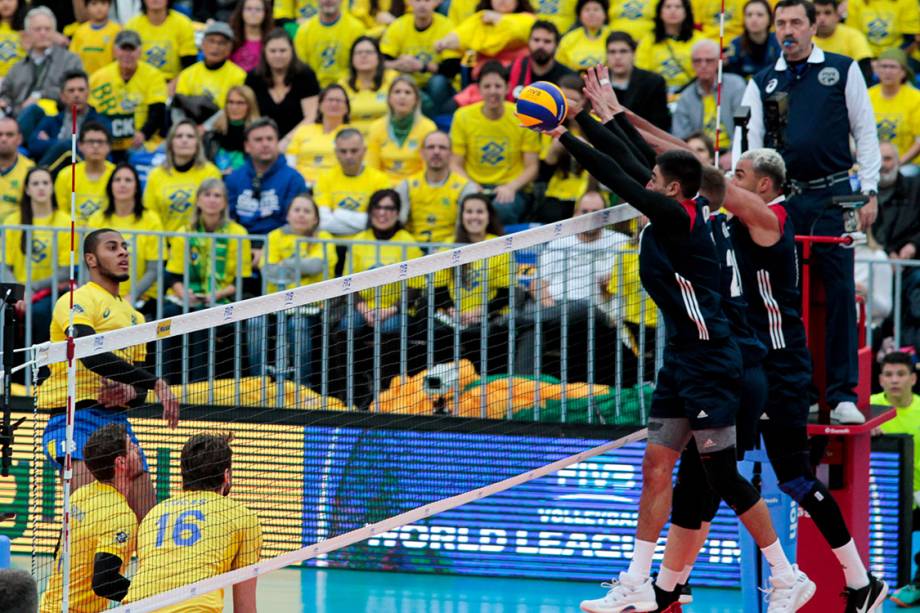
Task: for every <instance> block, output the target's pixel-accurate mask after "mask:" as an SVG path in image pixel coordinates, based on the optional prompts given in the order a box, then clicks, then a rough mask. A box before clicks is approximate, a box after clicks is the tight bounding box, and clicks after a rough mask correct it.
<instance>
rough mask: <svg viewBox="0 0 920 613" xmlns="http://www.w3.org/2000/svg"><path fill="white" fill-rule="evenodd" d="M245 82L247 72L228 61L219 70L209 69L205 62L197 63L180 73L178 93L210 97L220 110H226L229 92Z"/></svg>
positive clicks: (177, 84)
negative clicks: (225, 104) (225, 103)
mask: <svg viewBox="0 0 920 613" xmlns="http://www.w3.org/2000/svg"><path fill="white" fill-rule="evenodd" d="M244 81H246V71H245V70H243V69H242V68H240V67H239V66H237V65H236V64H234V63H233V62H230V61H226V62H224V63H223V65H221V67H220V68H218V69H217V70H212V69H210V68H208V67H207V66H206V65H205V63H204V62H197V63H195V64H192V65H191V66H189V67H188V68H186V69H185V70H183V71H182V72H180V73H179V79H178V80H177V81H176V93H177V94H179V95H181V96H208V97H209V98H210V99H211V100H212V101H213V102H214V103H215V104H216V105H217V106H218V107H219V108H224V102H226V101H227V92H228V91H229V90H230V88H231V87H236V86H237V85H242V84H243V82H244Z"/></svg>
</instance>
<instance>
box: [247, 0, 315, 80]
mask: <svg viewBox="0 0 920 613" xmlns="http://www.w3.org/2000/svg"><path fill="white" fill-rule="evenodd" d="M239 6H243V2H241V3H240V4H239ZM269 13H271V11H270V10H269ZM240 27H242V26H240ZM273 40H283V41H285V42H287V44H288V46H289V47H290V48H291V63H290V64H288V67H287V69H286V70H285V71H284V84H285V85H292V84H293V83H294V80H295V79H297V78H298V77H299V76H300V75H301V74H303V73H304V72H306V71H307V70H309V69H308V68H307V67H306V66H305V65H304V63H303V62H301V61H300V58H299V57H297V53H296V52H295V51H294V43H293V41H291V37H290V35H288V33H287V30H285V29H284V28H275V29H274V30H272V31H271V32H269V33H268V34H266V35H265V38H264V39H263V40H262V54H261V56H260V57H259V65H258V66H257V67H256V69H255V70H254V71H253V73H252V74H253V76H255V77H256V78H259V79H262V81H264V82H265V85H267V86H268V87H269V88H271V87H272V86H273V85H274V84H275V81H274V78H273V77H272V69H271V68H270V67H269V66H268V60H266V59H265V47H267V46H268V43H270V42H272V41H273Z"/></svg>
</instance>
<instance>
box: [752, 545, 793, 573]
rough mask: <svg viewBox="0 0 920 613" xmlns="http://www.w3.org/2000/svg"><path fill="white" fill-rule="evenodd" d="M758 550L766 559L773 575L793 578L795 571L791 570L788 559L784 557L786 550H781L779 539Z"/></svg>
mask: <svg viewBox="0 0 920 613" xmlns="http://www.w3.org/2000/svg"><path fill="white" fill-rule="evenodd" d="M760 550H761V551H762V552H763V556H764V557H765V558H766V559H767V564H769V565H770V572H771V574H772V575H773V576H774V577H777V578H778V577H783V578H784V579H787V580H789V581H791V580H793V579H794V578H795V572H794V571H793V570H792V565H791V564H789V559H788V558H787V557H786V552H785V551H783V546H782V545H780V544H779V539H776V540H775V541H773V544H772V545H767V546H766V547H762V548H761V549H760Z"/></svg>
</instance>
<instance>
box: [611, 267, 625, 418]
mask: <svg viewBox="0 0 920 613" xmlns="http://www.w3.org/2000/svg"><path fill="white" fill-rule="evenodd" d="M623 272H624V267H623V260H622V258H621V259H620V260H618V263H617V298H618V300H619V301H620V302H621V303H622V301H623V296H624V295H625V294H624V293H623V291H624V289H625V286H626V282H625V280H624V279H623ZM613 362H614V369H615V371H614V376H613V379H614V384H613V390H614V396H615V408H614V414H615V415H616V416H617V420H619V418H620V409H621V403H622V401H623V394H622V389H623V343H622V342H621V341H620V339H619V335H617V340H616V348H615V349H614V359H613Z"/></svg>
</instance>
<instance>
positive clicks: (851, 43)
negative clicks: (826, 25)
mask: <svg viewBox="0 0 920 613" xmlns="http://www.w3.org/2000/svg"><path fill="white" fill-rule="evenodd" d="M815 44H816V45H818V46H819V47H821V49H822V50H824V51H830V52H831V53H839V54H840V55H845V56H847V57H851V58H853V59H854V60H856V61H857V62H858V61H859V60H864V59H866V58H871V57H872V49H870V48H869V41H867V40H866V36H865V34H863V33H862V32H860V31H859V30H857V29H856V28H851V27H850V26H848V25H846V24H843V23H840V24H837V27H836V28H835V29H834V33H833V34H831V35H830V36H827V37H822V36H819V35H817V34H815Z"/></svg>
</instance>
